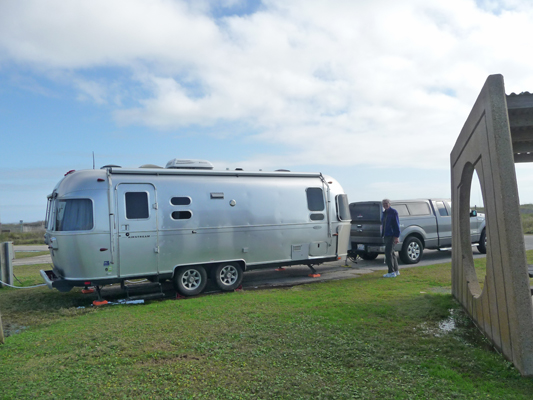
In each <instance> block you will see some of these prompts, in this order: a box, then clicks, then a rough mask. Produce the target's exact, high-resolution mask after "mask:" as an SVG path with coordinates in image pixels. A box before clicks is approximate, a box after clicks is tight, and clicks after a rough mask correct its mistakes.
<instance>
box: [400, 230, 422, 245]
mask: <svg viewBox="0 0 533 400" xmlns="http://www.w3.org/2000/svg"><path fill="white" fill-rule="evenodd" d="M411 237H415V238H417V239H418V240H420V241H421V242H422V246H424V247H426V243H425V242H424V238H423V237H422V235H420V234H419V233H410V234H409V235H408V236H407V237H406V238H405V239H404V240H403V242H404V243H405V242H407V239H409V238H411ZM402 247H403V246H402Z"/></svg>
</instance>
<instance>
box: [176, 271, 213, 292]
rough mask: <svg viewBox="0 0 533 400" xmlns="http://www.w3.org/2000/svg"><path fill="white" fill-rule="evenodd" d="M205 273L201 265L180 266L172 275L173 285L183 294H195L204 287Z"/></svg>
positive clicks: (205, 281)
mask: <svg viewBox="0 0 533 400" xmlns="http://www.w3.org/2000/svg"><path fill="white" fill-rule="evenodd" d="M206 284H207V273H206V272H205V269H204V267H202V266H201V265H197V266H190V267H181V268H179V269H178V270H177V272H176V274H175V275H174V286H175V288H176V290H177V291H178V292H179V293H181V294H182V295H184V296H195V295H197V294H200V293H202V292H203V290H204V289H205V285H206Z"/></svg>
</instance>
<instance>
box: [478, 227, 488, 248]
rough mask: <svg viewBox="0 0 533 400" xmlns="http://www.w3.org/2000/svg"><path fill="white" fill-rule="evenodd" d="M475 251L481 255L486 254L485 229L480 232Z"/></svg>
mask: <svg viewBox="0 0 533 400" xmlns="http://www.w3.org/2000/svg"><path fill="white" fill-rule="evenodd" d="M477 249H478V251H479V252H480V253H481V254H487V233H486V231H485V229H483V231H482V232H481V236H480V237H479V244H478V245H477Z"/></svg>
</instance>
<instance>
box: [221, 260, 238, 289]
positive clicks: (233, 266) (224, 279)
mask: <svg viewBox="0 0 533 400" xmlns="http://www.w3.org/2000/svg"><path fill="white" fill-rule="evenodd" d="M214 274H215V282H216V284H217V286H218V287H219V289H220V290H223V291H228V290H235V289H237V288H238V287H239V286H240V285H241V282H242V277H243V272H242V268H241V266H240V265H239V264H238V263H228V262H225V263H221V264H220V265H219V266H218V267H217V268H216V269H215V272H214Z"/></svg>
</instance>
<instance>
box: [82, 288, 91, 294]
mask: <svg viewBox="0 0 533 400" xmlns="http://www.w3.org/2000/svg"><path fill="white" fill-rule="evenodd" d="M81 292H82V293H83V294H90V293H94V289H89V288H85V289H82V290H81Z"/></svg>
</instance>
